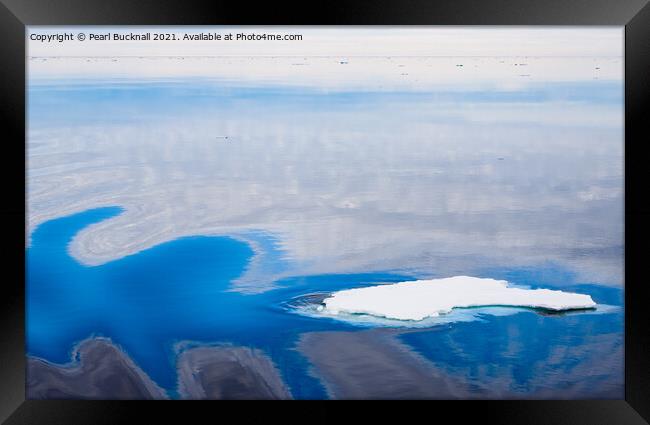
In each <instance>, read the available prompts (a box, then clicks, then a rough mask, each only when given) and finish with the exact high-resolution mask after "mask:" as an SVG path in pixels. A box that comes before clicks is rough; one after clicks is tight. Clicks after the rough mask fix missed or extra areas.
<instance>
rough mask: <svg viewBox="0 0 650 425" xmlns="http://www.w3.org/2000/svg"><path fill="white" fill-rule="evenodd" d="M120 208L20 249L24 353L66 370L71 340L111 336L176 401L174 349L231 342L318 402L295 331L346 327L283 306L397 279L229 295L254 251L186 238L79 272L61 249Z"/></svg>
mask: <svg viewBox="0 0 650 425" xmlns="http://www.w3.org/2000/svg"><path fill="white" fill-rule="evenodd" d="M120 212H121V209H120V208H100V209H95V210H90V211H85V212H82V213H79V214H75V215H72V216H69V217H64V218H59V219H55V220H51V221H48V222H46V223H43V224H42V225H40V226H39V227H38V228H37V229H36V230H35V231H34V233H33V234H32V244H31V247H30V248H29V249H28V250H27V294H26V298H27V352H28V354H30V355H33V356H37V357H42V358H44V359H47V360H49V361H52V362H56V363H66V362H68V361H69V360H70V353H71V350H72V349H73V347H74V345H75V343H76V342H78V341H81V340H83V339H85V338H87V337H89V336H91V335H98V336H107V337H110V338H111V339H112V340H113V341H115V342H116V343H117V344H119V345H120V346H122V347H123V348H124V349H125V351H126V352H127V354H128V355H129V356H131V357H132V358H133V360H134V361H135V362H136V364H138V365H140V366H141V367H142V369H143V370H144V371H145V372H146V373H147V374H149V376H151V378H152V379H153V380H154V381H155V382H157V383H158V384H159V385H161V386H162V387H163V388H165V389H167V390H168V391H169V392H170V394H171V395H176V393H175V386H176V372H175V365H174V362H175V351H174V345H175V344H176V343H177V342H180V341H185V340H192V341H203V342H230V343H232V344H235V345H245V346H250V347H256V348H260V349H262V350H263V351H265V352H267V353H269V354H270V355H271V357H272V359H273V360H274V361H275V362H276V364H278V365H279V366H280V371H281V373H282V375H283V377H284V379H285V381H286V382H287V383H288V385H289V386H290V387H291V389H292V392H293V394H294V397H298V398H323V397H325V393H324V391H323V387H322V385H321V384H320V383H319V382H318V381H317V380H316V379H314V378H313V377H311V376H310V375H309V374H308V365H307V363H306V361H305V360H304V359H303V358H302V357H301V356H300V354H299V353H298V352H296V351H295V350H294V345H295V343H296V341H297V339H298V337H299V335H300V334H301V333H303V332H309V331H317V330H332V329H354V328H353V327H352V326H351V325H346V324H344V323H337V322H335V321H327V320H318V319H314V318H308V317H303V316H300V315H296V314H287V311H286V309H283V308H282V306H281V302H282V301H283V300H285V299H288V298H290V297H292V296H295V295H299V294H301V293H304V292H308V291H311V290H313V288H316V287H317V288H325V289H327V290H336V289H339V288H344V287H347V286H353V285H355V284H357V283H359V282H370V281H399V280H401V279H402V278H403V277H402V276H397V275H395V276H391V275H381V274H377V275H370V274H369V275H333V276H316V277H304V278H292V279H284V280H281V281H279V282H278V286H280V289H277V290H275V291H269V292H266V293H263V294H256V295H245V294H241V293H238V292H232V291H230V289H231V287H230V284H231V282H232V281H233V280H235V279H236V278H238V277H240V275H241V274H242V273H243V272H244V271H245V269H246V266H247V264H248V263H249V261H250V260H251V258H252V256H253V254H254V253H253V250H252V249H251V248H250V247H249V246H248V245H247V244H246V243H243V242H241V241H238V240H235V239H232V238H228V237H200V236H197V237H186V238H180V239H176V240H173V241H170V242H166V243H163V244H160V245H157V246H155V247H152V248H149V249H146V250H144V251H141V252H139V253H137V254H133V255H129V256H126V257H123V258H121V259H119V260H115V261H111V262H108V263H106V264H103V265H99V266H93V267H91V266H86V265H83V264H80V263H79V262H77V261H76V260H75V259H73V258H72V257H70V256H69V254H68V252H67V246H68V244H69V242H70V240H71V239H72V238H73V237H74V235H75V234H77V233H78V232H79V231H80V230H81V229H83V228H85V227H87V226H89V225H91V224H93V223H96V222H99V221H102V220H106V219H110V218H111V217H114V216H116V215H117V214H119V213H120Z"/></svg>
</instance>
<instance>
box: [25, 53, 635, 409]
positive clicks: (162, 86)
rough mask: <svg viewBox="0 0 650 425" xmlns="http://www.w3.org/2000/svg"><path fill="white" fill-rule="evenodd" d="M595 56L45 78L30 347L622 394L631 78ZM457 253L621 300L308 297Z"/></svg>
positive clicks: (456, 271)
mask: <svg viewBox="0 0 650 425" xmlns="http://www.w3.org/2000/svg"><path fill="white" fill-rule="evenodd" d="M269 60H270V59H269ZM304 62H306V63H307V64H309V61H304ZM354 62H355V61H353V60H351V61H350V63H349V64H346V65H342V66H348V65H349V66H351V67H352V66H355V63H354ZM521 62H522V61H521V60H519V59H516V60H514V59H513V60H509V59H501V58H498V59H497V60H494V63H495V64H494V65H493V66H511V67H512V66H514V63H521ZM529 62H530V64H531V65H530V66H529V68H528V69H532V71H527V72H531V73H532V74H533V76H534V74H535V69H536V68H535V67H534V61H533V60H532V59H531V60H529ZM583 62H585V63H586V65H585V66H587V67H588V70H587V71H585V72H587V73H588V75H589V78H588V79H586V78H583V79H581V80H580V81H544V80H543V78H542V79H541V80H540V79H539V78H538V79H537V80H535V81H532V82H527V78H529V77H527V76H526V75H528V74H521V75H523V76H520V74H515V76H514V77H513V78H516V79H517V80H516V84H512V85H506V86H503V85H497V86H494V85H490V84H488V85H486V86H480V87H477V86H475V85H472V84H469V83H468V84H467V85H466V86H465V85H463V84H458V83H455V84H438V85H436V84H433V85H431V84H430V85H427V86H421V85H419V84H420V83H418V82H417V81H416V80H415V79H414V78H413V75H417V73H414V72H411V75H403V74H408V71H409V66H411V63H410V62H408V60H400V61H399V63H397V62H390V61H388V60H387V62H386V63H384V64H383V65H381V66H385V67H387V68H386V69H390V70H392V71H391V72H395V73H396V74H395V75H396V77H395V78H399V79H404V80H406V79H410V80H409V82H408V84H406V85H404V84H403V83H400V84H401V86H399V87H397V88H395V87H389V88H387V87H386V86H384V85H383V83H382V82H381V81H379V82H374V83H373V84H370V86H362V87H357V86H354V87H348V88H340V87H338V88H337V87H335V88H332V87H318V86H316V87H314V86H313V85H311V86H304V87H303V86H300V85H283V84H282V83H286V82H281V83H278V82H272V83H268V82H257V83H256V82H247V83H242V82H241V81H238V82H233V81H230V80H217V81H214V80H204V79H197V78H185V79H176V80H173V81H169V80H156V81H126V80H119V79H117V80H102V79H99V80H93V79H86V80H83V81H33V82H32V83H33V84H31V85H30V87H29V93H28V95H29V107H28V108H29V109H28V114H29V115H28V116H29V134H28V138H29V140H28V146H27V149H28V152H27V156H28V162H27V167H28V173H27V197H28V221H29V229H28V234H29V236H30V238H29V245H28V247H27V248H26V253H27V265H26V267H27V270H26V272H27V282H26V284H27V287H26V289H27V292H26V303H27V329H26V331H27V352H28V355H30V356H34V357H38V358H42V359H45V360H47V361H49V362H53V363H57V364H65V363H68V362H70V361H71V355H72V352H73V349H74V347H75V344H77V343H78V342H80V341H82V340H84V339H87V338H89V337H93V336H105V337H109V338H111V340H112V341H114V342H115V343H116V344H118V345H119V346H120V347H121V348H123V349H124V351H125V353H126V354H127V355H128V356H130V357H131V358H132V359H133V360H134V362H135V363H136V364H137V365H138V366H139V367H141V368H142V370H143V371H144V372H145V373H147V374H148V375H149V376H150V377H151V378H152V379H153V381H154V382H156V383H157V384H158V385H160V386H161V387H163V388H164V389H165V390H166V391H167V392H168V393H169V394H170V395H171V396H172V397H177V396H179V394H178V389H177V373H176V356H177V347H178V343H181V342H185V341H192V342H193V343H198V344H202V343H205V344H218V343H228V344H232V345H234V346H246V347H253V348H257V349H259V350H261V351H262V352H264V353H265V354H267V355H268V356H269V357H270V358H271V360H272V361H273V362H274V364H275V366H276V367H277V368H278V370H279V372H280V375H281V378H282V379H283V380H284V382H285V383H286V385H287V386H288V388H289V390H290V392H291V394H292V396H293V397H295V398H327V397H333V396H337V395H338V396H345V394H353V393H351V392H349V391H351V390H350V389H349V388H353V387H354V385H355V383H359V382H361V383H365V384H363V385H366V387H367V388H368V391H370V390H371V389H372V388H371V385H370V383H373V382H375V381H373V380H372V379H371V378H373V375H377V374H378V373H379V372H378V371H380V372H381V373H380V374H383V375H384V376H386V379H385V380H384V381H382V382H381V385H384V386H390V385H391V382H392V383H393V384H395V385H396V388H397V387H399V385H402V384H403V382H402V380H403V379H404V376H406V375H399V373H398V372H395V373H396V374H395V376H391V375H390V373H388V374H387V375H386V370H394V371H399V370H400V369H399V368H400V367H408V364H407V365H406V366H405V364H406V363H409V362H412V363H413V364H416V363H417V364H419V365H426V368H428V369H427V370H432V371H436V372H435V373H436V374H438V375H439V376H446V377H448V380H449V382H453V384H452V388H451V389H450V390H449V395H450V397H451V396H455V395H458V394H460V395H459V396H460V397H470V398H471V397H475V398H499V397H505V398H512V397H514V398H526V397H535V398H590V397H605V398H621V397H622V396H623V312H624V310H623V301H622V300H623V273H622V264H623V237H622V235H623V233H622V231H623V209H622V206H623V202H622V200H623V192H622V176H623V168H622V84H621V81H620V80H598V79H596V77H595V76H594V77H593V78H592V77H591V75H592V74H594V72H595V71H594V64H597V65H598V67H599V68H601V67H603V68H604V67H606V66H607V63H605V62H604V61H602V60H600V59H594V60H593V61H592V60H591V59H590V60H589V61H582V62H580V63H581V64H582V63H583ZM601 62H602V63H601ZM382 63H383V62H382ZM432 63H433V65H432V66H439V64H438V63H436V62H432ZM472 63H474V62H472ZM481 63H482V62H480V61H478V60H477V61H476V64H477V65H476V66H483V65H481ZM335 64H338V62H336V63H335ZM285 65H286V66H292V65H291V64H283V65H282V66H285ZM447 65H449V64H446V65H445V66H447ZM466 65H467V63H466ZM224 66H225V65H224ZM278 66H280V65H278ZM332 66H334V65H332ZM418 66H420V68H422V67H424V66H428V65H426V62H425V63H424V65H423V64H420V65H418ZM450 66H451V67H453V68H450V69H451V70H452V71H453V72H461V71H460V69H461V68H456V67H455V65H453V64H451V65H450ZM491 66H492V65H491ZM580 66H582V65H580ZM302 68H308V66H307V65H305V66H303V67H301V69H302ZM457 69H458V70H459V71H457ZM479 69H480V68H479ZM585 69H587V68H585ZM450 72H451V71H450ZM594 75H595V74H594ZM399 81H402V80H399ZM454 275H471V276H477V277H486V278H495V279H504V280H508V281H509V282H511V283H512V284H516V285H526V286H530V287H533V288H538V287H543V288H552V289H561V290H565V291H572V292H579V293H584V294H589V295H591V296H592V298H593V299H594V301H596V303H598V304H599V305H600V306H603V307H604V308H600V309H597V310H596V311H593V312H582V313H572V314H559V315H548V314H543V313H542V312H539V311H533V310H526V309H503V308H500V309H497V308H485V309H475V310H472V311H455V312H453V313H452V314H450V315H449V316H448V317H446V318H445V319H444V320H440V321H438V322H436V323H431V324H429V325H427V326H424V327H417V326H416V327H413V326H390V325H387V324H385V323H379V322H374V323H367V322H363V323H361V322H359V321H356V322H355V321H354V320H351V321H342V320H333V319H329V318H323V317H314V316H313V315H309V314H302V313H304V311H302V310H301V308H300V307H302V306H303V305H304V303H305V302H309V300H312V299H315V298H316V299H317V298H318V297H322V296H323V294H327V293H330V292H332V291H336V290H340V289H347V288H353V287H360V286H368V285H372V284H381V283H388V282H399V281H404V280H414V279H425V278H435V277H448V276H454ZM319 341H321V342H322V344H320V345H319ZM323 341H324V342H323ZM368 341H374V342H372V343H369V342H368ZM337 344H347V346H349V347H352V348H351V351H350V353H352V354H346V355H348V357H344V356H343V355H342V354H341V353H342V352H345V350H342V349H341V350H338V351H340V352H333V350H332V349H328V347H330V348H332V347H337ZM355 344H357V345H358V347H357V345H355ZM310 347H318V349H317V350H315V351H314V350H310ZM339 347H340V348H345V347H343V346H342V345H339ZM355 347H357V348H355ZM396 347H397V348H396ZM364 350H365V351H364ZM391 350H392V351H391ZM384 351H385V352H386V353H389V352H390V353H394V352H398V351H399V352H400V353H404V355H405V356H406V357H405V358H406V359H408V360H406V361H405V360H404V358H401V357H400V360H399V361H397V360H395V358H396V357H395V356H393V354H390V355H389V354H386V356H384V357H381V354H382V353H384ZM355 353H356V354H355ZM377 353H378V354H377ZM374 354H377V356H375V355H374ZM400 355H401V354H400ZM349 356H352V357H354V356H356V358H352V359H351V358H350V357H349ZM378 356H379V357H378ZM391 356H393V357H391ZM351 360H354V361H360V362H362V364H363V362H364V361H365V364H366V366H367V369H364V368H359V367H356V369H355V370H350V367H352V366H350V365H352V364H355V363H354V362H352V361H351ZM389 363H390V364H389ZM364 370H366V372H365V375H364V372H363V371H364ZM418 370H419V369H418ZM409 376H412V375H409ZM373 379H374V378H373ZM391 379H392V381H391ZM348 384H349V387H346V385H348ZM363 385H361V386H363ZM345 388H348V389H347V390H345ZM452 390H453V391H452ZM456 390H457V391H456ZM345 391H348V392H347V393H346V392H345ZM354 394H356V393H354Z"/></svg>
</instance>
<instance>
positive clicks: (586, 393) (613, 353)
mask: <svg viewBox="0 0 650 425" xmlns="http://www.w3.org/2000/svg"><path fill="white" fill-rule="evenodd" d="M583 289H585V288H583ZM622 327H623V310H622V309H620V310H617V311H615V312H613V313H609V314H572V315H562V316H556V315H550V316H545V315H540V314H536V313H534V312H527V311H520V312H518V313H516V314H515V315H512V316H491V315H485V316H484V317H483V320H482V321H480V322H471V323H455V324H453V325H449V326H446V327H444V328H443V327H440V328H436V329H429V330H423V331H414V332H411V333H406V334H403V335H401V337H400V339H401V340H402V341H403V342H404V343H406V344H407V345H408V346H409V347H411V348H412V349H413V350H415V351H416V352H417V353H419V354H421V355H422V356H423V357H425V358H426V359H428V360H430V361H432V362H433V363H434V364H435V366H436V367H437V368H439V369H441V370H443V371H444V372H445V373H447V374H449V375H452V376H455V377H460V378H461V379H462V380H463V381H464V383H465V384H467V385H468V387H470V388H472V389H473V394H475V397H477V398H482V397H494V395H495V394H499V393H500V394H501V396H502V397H503V398H522V397H531V398H537V397H541V398H579V399H580V398H612V399H621V398H623V396H624V392H623V388H624V387H623V371H624V369H623V344H624V339H623V333H622V332H621V331H622Z"/></svg>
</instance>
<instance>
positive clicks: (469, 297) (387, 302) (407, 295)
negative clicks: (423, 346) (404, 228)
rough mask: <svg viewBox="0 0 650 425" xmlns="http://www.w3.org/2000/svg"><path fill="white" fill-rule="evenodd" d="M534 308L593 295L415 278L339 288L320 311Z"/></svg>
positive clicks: (423, 313)
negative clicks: (496, 307) (344, 288)
mask: <svg viewBox="0 0 650 425" xmlns="http://www.w3.org/2000/svg"><path fill="white" fill-rule="evenodd" d="M488 306H499V307H529V308H538V309H543V310H548V311H558V312H559V311H565V310H576V309H592V308H595V307H596V303H595V302H594V300H593V299H592V298H591V296H589V295H585V294H577V293H571V292H564V291H559V290H550V289H525V288H518V287H513V286H509V285H508V282H507V281H504V280H495V279H486V278H477V277H468V276H455V277H449V278H444V279H431V280H416V281H410V282H399V283H395V284H388V285H377V286H371V287H365V288H355V289H347V290H343V291H338V292H334V293H333V294H331V296H329V297H327V298H325V299H324V300H323V302H322V306H321V307H319V311H320V313H322V314H327V315H339V314H361V315H370V316H375V317H382V318H388V319H396V320H411V321H420V320H424V319H426V318H431V317H437V316H440V315H441V314H447V313H450V312H451V311H452V309H454V308H469V307H488Z"/></svg>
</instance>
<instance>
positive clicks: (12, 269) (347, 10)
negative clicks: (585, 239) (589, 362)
mask: <svg viewBox="0 0 650 425" xmlns="http://www.w3.org/2000/svg"><path fill="white" fill-rule="evenodd" d="M171 24H174V25H196V24H202V25H224V24H228V25H243V24H246V25H256V24H266V25H296V24H301V25H308V24H317V25H346V24H355V25H378V24H381V25H405V24H414V25H613V26H625V246H626V249H625V253H626V256H625V399H624V400H582V401H577V400H576V401H489V402H487V401H485V402H483V401H481V402H478V401H474V402H469V401H458V402H440V401H439V402H431V401H428V402H420V403H413V404H412V407H411V406H409V407H408V408H406V407H405V406H404V405H403V403H401V404H392V403H373V404H372V406H370V405H368V404H365V405H363V406H361V409H363V410H365V411H366V413H368V412H369V411H373V412H374V414H378V415H380V416H382V417H384V418H385V419H394V420H400V421H403V420H404V418H406V417H407V416H406V415H405V413H404V409H405V408H406V409H409V410H410V409H411V408H413V409H416V410H417V413H419V414H424V415H427V414H429V415H433V416H432V417H437V418H443V417H445V416H448V415H451V416H448V417H450V418H454V419H453V420H454V421H457V420H458V421H461V422H462V420H463V419H467V418H472V419H474V420H481V421H482V422H487V423H493V422H494V423H500V424H515V423H517V424H519V423H525V424H574V425H578V424H590V425H593V424H608V425H609V424H643V423H647V421H650V361H649V359H650V331H648V328H647V324H648V323H650V320H649V319H650V314H649V310H650V309H649V308H648V307H647V306H646V304H647V299H648V298H647V296H646V295H647V292H646V291H645V288H644V286H645V285H647V283H646V281H645V280H644V279H643V277H644V273H643V272H644V269H643V267H644V265H645V264H644V263H645V262H647V260H646V259H645V255H644V254H645V253H644V245H645V243H646V240H649V238H648V237H649V236H650V225H649V224H648V223H649V220H648V219H650V199H649V197H648V196H647V195H646V193H645V187H646V186H645V182H646V179H645V178H644V177H645V176H646V174H647V173H648V171H647V170H650V168H648V167H647V165H646V164H645V158H646V156H645V155H644V154H645V153H646V152H647V147H645V145H647V143H648V141H649V140H650V139H649V138H648V132H647V127H648V122H650V96H649V88H650V78H649V77H648V76H649V75H650V5H648V4H647V0H625V1H621V0H619V1H611V0H592V1H589V2H587V1H584V0H570V1H569V0H546V1H536V0H483V1H481V0H456V1H445V2H439V1H436V2H434V1H427V0H402V1H399V0H375V1H372V0H370V1H351V0H346V1H336V2H334V1H333V2H314V1H312V2H304V3H293V2H266V3H260V4H254V5H253V4H251V3H249V2H245V1H240V2H235V1H224V0H212V1H196V0H184V1H182V2H181V1H162V0H158V1H152V0H140V1H133V2H130V1H128V0H119V1H115V0H113V1H101V0H56V1H54V0H49V1H47V0H41V1H37V0H0V49H1V53H0V58H2V59H1V62H0V64H1V65H0V117H1V121H0V122H1V123H2V130H3V132H4V134H5V138H4V141H3V143H2V153H3V157H4V158H3V159H4V161H3V162H2V166H1V167H0V170H1V173H2V180H1V181H2V185H1V187H2V192H3V193H2V195H3V196H2V198H3V200H2V207H1V209H0V213H1V221H0V222H1V223H2V230H3V232H2V235H3V236H4V238H3V241H2V244H1V246H2V258H3V259H4V260H5V264H6V266H5V273H4V274H3V283H2V296H1V297H0V303H1V307H0V315H1V316H2V321H1V323H2V331H1V332H0V420H3V421H4V420H6V422H5V423H7V424H12V425H14V424H41V423H54V424H66V425H70V424H76V423H80V424H117V423H124V422H131V421H135V419H136V418H137V416H136V414H137V415H140V417H142V418H145V419H142V422H144V423H154V422H155V421H157V420H163V419H164V420H170V419H171V420H175V421H176V422H182V423H189V422H190V421H192V420H193V419H192V417H193V416H194V415H196V414H208V415H209V416H208V417H211V418H213V419H212V420H214V421H217V420H224V419H223V418H224V416H222V415H223V414H224V413H223V411H224V410H227V411H232V413H235V412H234V411H237V415H238V417H239V418H241V420H246V421H247V422H249V421H253V420H256V419H257V420H268V418H269V415H270V414H272V413H275V412H278V411H280V410H285V409H286V411H285V412H283V415H286V414H287V413H288V412H290V411H291V412H293V413H294V416H296V417H302V419H301V420H312V419H314V418H315V417H316V418H317V419H325V418H327V419H330V420H332V419H334V420H336V418H337V417H338V415H339V414H340V412H341V411H342V409H344V408H345V409H347V408H349V407H352V406H350V403H347V402H342V403H331V402H330V403H328V404H326V405H323V404H321V405H319V406H312V405H311V404H310V403H309V402H298V403H292V404H291V405H288V404H287V403H268V402H267V403H266V404H264V405H263V406H262V408H255V407H253V408H248V407H245V406H243V405H241V404H238V403H221V404H219V405H215V404H213V403H201V402H191V403H190V402H162V401H155V402H135V401H129V402H118V401H72V400H69V401H68V400H65V401H64V400H60V401H59V400H42V401H40V400H39V401H37V400H28V401H26V400H25V372H24V370H25V347H24V336H25V334H24V326H25V314H24V307H25V296H24V272H25V266H24V256H25V227H24V226H25V188H24V186H23V185H22V184H24V181H25V180H24V179H25V145H24V144H25V137H26V133H25V121H26V117H25V105H26V101H25V94H26V92H25V61H26V57H25V40H26V37H25V27H26V26H28V25H171ZM21 182H23V183H22V184H21ZM644 260H645V261H644ZM7 271H8V272H7ZM432 403H435V404H432ZM460 403H462V404H460ZM467 403H473V404H471V405H469V404H467ZM305 413H306V414H307V415H305ZM143 415H144V416H143ZM236 417H237V416H236ZM285 417H286V416H285ZM425 417H426V416H425ZM220 418H221V419H220Z"/></svg>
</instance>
